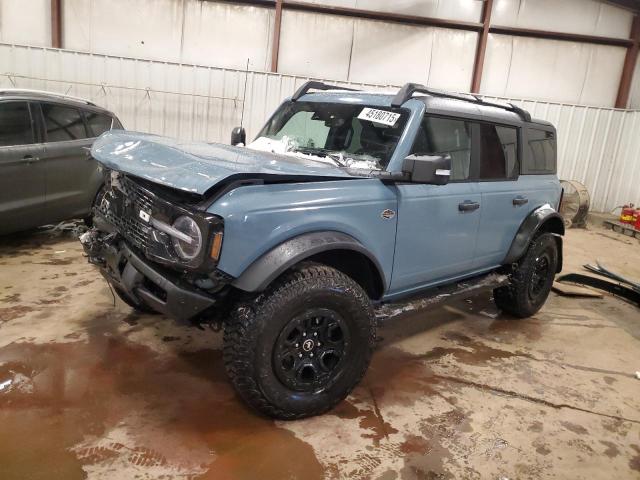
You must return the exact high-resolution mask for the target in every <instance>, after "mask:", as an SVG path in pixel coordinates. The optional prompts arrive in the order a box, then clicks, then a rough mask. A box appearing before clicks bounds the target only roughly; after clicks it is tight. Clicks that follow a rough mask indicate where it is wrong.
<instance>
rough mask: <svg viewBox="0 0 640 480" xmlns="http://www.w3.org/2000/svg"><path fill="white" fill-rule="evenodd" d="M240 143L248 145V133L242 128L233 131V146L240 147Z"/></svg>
mask: <svg viewBox="0 0 640 480" xmlns="http://www.w3.org/2000/svg"><path fill="white" fill-rule="evenodd" d="M239 143H241V144H243V145H246V144H247V132H245V130H244V128H242V127H236V128H234V129H233V130H231V145H238V144H239Z"/></svg>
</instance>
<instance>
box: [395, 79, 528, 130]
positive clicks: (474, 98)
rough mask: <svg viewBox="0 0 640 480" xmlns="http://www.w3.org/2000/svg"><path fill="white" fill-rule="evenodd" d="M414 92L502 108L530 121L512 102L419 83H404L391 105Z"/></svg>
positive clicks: (403, 100)
mask: <svg viewBox="0 0 640 480" xmlns="http://www.w3.org/2000/svg"><path fill="white" fill-rule="evenodd" d="M414 93H426V94H427V95H431V96H433V97H443V98H453V99H455V100H463V101H465V102H472V103H476V104H478V105H485V106H488V107H497V108H502V109H504V110H508V111H510V112H514V113H515V114H517V115H518V116H519V117H520V118H521V119H522V120H523V121H525V122H530V121H531V114H529V112H527V111H526V110H524V109H522V108H520V107H518V106H516V105H514V104H513V103H507V104H504V105H503V104H500V103H494V102H487V101H485V100H483V99H482V97H481V96H480V95H474V94H472V93H469V94H457V93H449V92H445V91H442V90H436V89H433V88H428V87H425V86H424V85H420V84H419V83H405V84H404V86H403V87H402V88H401V89H400V90H398V93H397V94H396V96H395V97H393V100H391V106H392V107H400V106H402V104H404V102H406V101H407V100H409V99H410V98H411V97H413V94H414ZM470 97H471V98H470Z"/></svg>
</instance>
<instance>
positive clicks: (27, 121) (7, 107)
mask: <svg viewBox="0 0 640 480" xmlns="http://www.w3.org/2000/svg"><path fill="white" fill-rule="evenodd" d="M31 143H33V129H32V128H31V115H30V114H29V106H28V105H27V103H26V102H3V103H0V147H10V146H14V145H28V144H31Z"/></svg>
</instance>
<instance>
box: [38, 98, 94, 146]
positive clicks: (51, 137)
mask: <svg viewBox="0 0 640 480" xmlns="http://www.w3.org/2000/svg"><path fill="white" fill-rule="evenodd" d="M42 114H43V116H44V122H45V128H46V131H47V142H64V141H68V140H78V139H81V138H87V132H86V130H85V128H84V120H83V119H82V116H81V115H80V110H78V109H75V108H71V107H62V106H59V105H53V104H48V103H43V104H42Z"/></svg>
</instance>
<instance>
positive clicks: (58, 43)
mask: <svg viewBox="0 0 640 480" xmlns="http://www.w3.org/2000/svg"><path fill="white" fill-rule="evenodd" d="M51 46H52V47H53V48H62V0H51Z"/></svg>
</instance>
